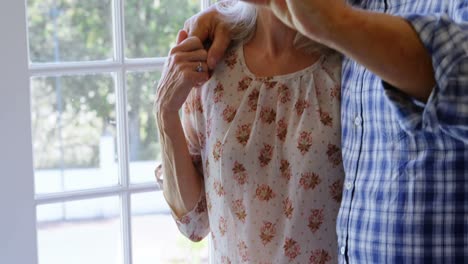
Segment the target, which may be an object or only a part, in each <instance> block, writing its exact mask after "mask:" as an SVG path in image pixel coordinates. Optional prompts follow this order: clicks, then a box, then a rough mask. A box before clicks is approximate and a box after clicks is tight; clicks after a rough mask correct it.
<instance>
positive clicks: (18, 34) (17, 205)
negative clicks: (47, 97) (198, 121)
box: [0, 0, 214, 264]
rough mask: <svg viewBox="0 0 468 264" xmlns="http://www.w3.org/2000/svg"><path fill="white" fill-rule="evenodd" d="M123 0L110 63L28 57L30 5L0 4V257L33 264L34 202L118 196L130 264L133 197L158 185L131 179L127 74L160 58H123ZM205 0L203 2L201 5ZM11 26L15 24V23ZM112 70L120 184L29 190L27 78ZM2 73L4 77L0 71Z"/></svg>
mask: <svg viewBox="0 0 468 264" xmlns="http://www.w3.org/2000/svg"><path fill="white" fill-rule="evenodd" d="M26 1H27V0H26ZM124 1H125V0H112V12H113V15H112V19H113V40H114V41H113V43H114V44H113V45H114V60H113V61H109V62H107V61H89V62H61V63H57V64H56V63H29V64H28V52H29V48H28V45H27V22H26V21H27V20H26V13H27V4H26V3H25V1H17V0H3V1H2V3H0V34H2V35H4V36H7V35H8V37H5V38H3V37H2V41H0V58H6V60H0V74H1V76H2V80H1V82H2V83H1V84H0V87H2V88H1V96H0V111H1V112H0V117H1V122H2V129H0V135H1V136H0V146H2V150H1V151H0V164H1V167H0V170H1V173H0V175H2V176H3V177H2V180H3V182H2V184H0V186H1V187H0V209H1V210H2V217H0V234H1V238H0V263H24V264H37V263H38V257H37V255H38V254H37V245H36V243H37V238H36V237H37V230H36V207H37V206H38V205H43V204H50V203H57V202H67V201H76V200H83V199H90V198H100V197H108V196H119V197H120V199H121V203H120V205H121V220H122V221H121V222H122V235H123V237H122V241H123V250H124V251H123V263H124V264H132V245H131V244H132V238H131V201H130V199H131V195H132V194H134V193H141V192H150V191H155V190H158V188H157V186H156V184H155V183H142V184H131V183H130V175H129V164H128V160H129V159H128V157H129V148H128V145H129V142H128V127H127V118H128V117H127V109H126V107H127V102H126V101H127V91H126V90H127V89H126V73H127V72H132V71H149V70H160V69H162V66H163V64H164V61H165V58H164V57H161V58H146V59H127V58H125V54H124V51H125V32H124V30H125V27H124V25H125V23H124ZM211 2H214V1H210V0H200V5H201V10H203V9H205V8H207V7H208V6H209V5H210V4H211ZM12 25H14V26H12ZM98 73H113V76H114V78H115V79H114V83H115V92H116V98H117V107H116V111H117V117H116V118H117V120H116V123H117V149H118V155H119V159H118V160H119V182H120V184H119V185H118V186H112V187H103V188H98V189H90V190H80V191H67V192H62V193H54V194H41V195H34V171H33V160H32V140H31V113H30V89H29V82H30V78H32V77H38V76H48V77H49V76H63V75H75V74H98ZM3 74H5V77H3Z"/></svg>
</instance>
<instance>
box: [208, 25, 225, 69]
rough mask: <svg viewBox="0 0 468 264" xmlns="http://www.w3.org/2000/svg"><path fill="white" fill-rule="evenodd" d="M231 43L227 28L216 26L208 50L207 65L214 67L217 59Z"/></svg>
mask: <svg viewBox="0 0 468 264" xmlns="http://www.w3.org/2000/svg"><path fill="white" fill-rule="evenodd" d="M230 43H231V36H230V33H229V31H228V30H225V29H223V28H222V27H217V28H216V30H215V34H214V38H213V43H212V44H211V47H210V49H209V50H208V66H209V67H210V69H214V68H215V67H216V64H217V63H218V61H219V60H220V59H221V58H222V57H223V56H224V53H225V52H226V50H227V48H228V47H229V44H230Z"/></svg>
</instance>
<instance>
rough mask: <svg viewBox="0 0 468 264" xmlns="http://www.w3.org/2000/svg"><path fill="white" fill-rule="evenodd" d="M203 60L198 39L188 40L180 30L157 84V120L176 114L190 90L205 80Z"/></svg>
mask: <svg viewBox="0 0 468 264" xmlns="http://www.w3.org/2000/svg"><path fill="white" fill-rule="evenodd" d="M206 59H207V52H206V50H205V49H204V48H203V44H202V42H201V41H200V39H199V38H197V37H188V35H187V32H186V31H184V30H181V31H180V32H179V35H178V36H177V46H175V47H174V48H173V49H172V50H171V51H170V53H169V57H168V59H167V62H166V65H165V67H164V70H163V74H162V77H161V79H160V81H159V84H158V89H157V92H156V99H155V104H154V106H155V112H156V114H157V115H158V116H159V117H160V116H163V115H165V114H169V115H171V116H172V115H173V114H176V115H178V112H179V109H180V108H181V107H182V105H183V103H184V102H185V100H186V99H187V97H188V95H189V93H190V91H191V90H192V88H193V87H195V86H199V85H201V84H203V83H204V82H206V81H207V80H208V78H209V76H208V69H207V65H206ZM200 66H201V67H200Z"/></svg>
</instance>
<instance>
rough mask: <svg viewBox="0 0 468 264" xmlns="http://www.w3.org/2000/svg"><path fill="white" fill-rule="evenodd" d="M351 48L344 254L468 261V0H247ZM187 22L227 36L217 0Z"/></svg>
mask: <svg viewBox="0 0 468 264" xmlns="http://www.w3.org/2000/svg"><path fill="white" fill-rule="evenodd" d="M247 2H251V3H254V4H261V5H267V6H269V7H270V8H271V9H272V10H273V11H274V12H275V14H276V16H277V17H278V18H280V19H281V20H282V21H283V22H285V23H286V24H287V25H289V26H290V27H292V28H294V29H296V30H298V31H300V32H301V33H302V34H304V35H305V36H307V37H309V38H311V39H312V40H315V41H317V42H320V43H322V44H324V45H327V46H329V47H331V48H333V49H336V50H337V51H339V52H341V53H343V54H344V55H345V59H344V62H343V71H342V74H343V76H342V77H343V78H342V80H343V81H342V92H341V94H342V104H341V106H342V111H341V112H342V114H341V118H342V152H343V161H344V168H345V172H346V181H345V184H344V190H343V200H342V203H341V209H340V213H339V218H338V224H337V232H338V245H339V248H338V250H339V253H340V263H465V262H466V261H468V23H467V22H468V1H466V0H350V1H348V3H345V2H344V1H342V0H304V1H296V0H271V1H270V0H250V1H247ZM186 30H188V32H189V33H190V34H191V35H195V36H198V37H199V38H200V39H202V40H207V39H210V40H211V41H212V46H211V48H210V50H209V57H208V64H209V65H210V67H212V68H213V67H214V65H216V63H217V62H218V61H219V60H220V59H221V58H222V54H223V53H224V50H225V48H226V47H227V46H228V44H229V42H230V33H229V25H228V24H227V23H226V22H225V20H223V17H222V16H221V15H220V14H219V13H218V12H217V11H216V9H215V8H210V9H208V10H206V11H205V12H203V13H201V14H199V15H197V16H195V17H193V18H191V19H190V20H188V21H187V23H186Z"/></svg>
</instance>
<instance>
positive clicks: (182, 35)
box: [177, 30, 188, 45]
mask: <svg viewBox="0 0 468 264" xmlns="http://www.w3.org/2000/svg"><path fill="white" fill-rule="evenodd" d="M187 38H188V34H187V31H185V30H179V33H178V34H177V45H179V44H180V43H181V42H182V41H184V40H185V39H187Z"/></svg>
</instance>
